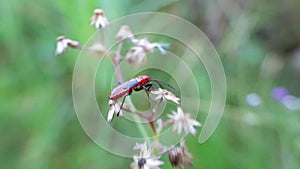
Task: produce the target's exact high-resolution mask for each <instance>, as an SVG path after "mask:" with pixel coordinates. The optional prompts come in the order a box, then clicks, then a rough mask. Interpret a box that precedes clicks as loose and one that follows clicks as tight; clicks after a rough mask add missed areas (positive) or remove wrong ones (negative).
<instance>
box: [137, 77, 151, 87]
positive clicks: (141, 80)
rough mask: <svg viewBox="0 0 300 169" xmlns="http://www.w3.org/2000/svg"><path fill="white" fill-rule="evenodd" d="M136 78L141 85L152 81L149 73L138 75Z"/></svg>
mask: <svg viewBox="0 0 300 169" xmlns="http://www.w3.org/2000/svg"><path fill="white" fill-rule="evenodd" d="M136 80H137V81H138V83H139V85H143V84H146V83H148V82H150V80H151V78H150V76H148V75H143V76H138V77H136Z"/></svg>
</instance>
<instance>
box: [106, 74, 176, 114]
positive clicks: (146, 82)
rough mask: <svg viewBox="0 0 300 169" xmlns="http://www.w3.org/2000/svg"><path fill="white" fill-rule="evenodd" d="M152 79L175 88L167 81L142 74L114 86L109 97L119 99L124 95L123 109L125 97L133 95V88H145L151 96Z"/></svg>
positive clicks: (137, 89)
mask: <svg viewBox="0 0 300 169" xmlns="http://www.w3.org/2000/svg"><path fill="white" fill-rule="evenodd" d="M151 81H154V82H156V83H157V84H158V85H159V86H161V83H164V84H166V85H168V86H169V87H171V88H173V89H174V87H172V86H171V85H169V84H167V83H165V82H162V81H159V80H156V79H151V77H150V76H148V75H142V76H138V77H135V78H133V79H130V80H129V81H127V82H124V83H122V84H120V85H119V86H117V87H116V88H114V89H113V90H112V91H111V93H110V95H109V99H111V100H117V99H119V98H121V97H123V96H124V98H123V101H122V103H121V107H120V110H121V109H122V107H123V104H124V101H125V98H126V97H127V96H129V95H131V93H132V91H133V90H134V91H140V90H143V89H144V90H145V91H146V93H147V96H148V97H149V93H148V92H149V91H150V89H151V87H152V83H151ZM149 98H150V97H149ZM119 112H120V111H119ZM119 112H118V113H117V115H118V116H119Z"/></svg>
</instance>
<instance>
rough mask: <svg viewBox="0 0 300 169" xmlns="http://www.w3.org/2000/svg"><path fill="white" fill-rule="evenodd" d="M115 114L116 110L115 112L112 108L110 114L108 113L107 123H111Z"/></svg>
mask: <svg viewBox="0 0 300 169" xmlns="http://www.w3.org/2000/svg"><path fill="white" fill-rule="evenodd" d="M114 114H115V110H114V108H113V107H111V108H110V110H109V112H108V115H107V121H108V122H111V120H112V119H113V117H114Z"/></svg>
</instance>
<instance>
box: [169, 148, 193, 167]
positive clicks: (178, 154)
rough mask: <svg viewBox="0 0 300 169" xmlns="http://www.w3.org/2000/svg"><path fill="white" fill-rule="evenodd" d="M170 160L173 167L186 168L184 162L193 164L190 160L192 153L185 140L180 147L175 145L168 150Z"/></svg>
mask: <svg viewBox="0 0 300 169" xmlns="http://www.w3.org/2000/svg"><path fill="white" fill-rule="evenodd" d="M168 156H169V161H170V163H171V165H172V166H173V167H178V168H179V169H184V164H186V165H189V166H193V163H192V162H191V161H190V159H191V158H192V155H191V154H190V153H189V152H188V149H187V147H186V146H185V143H184V142H181V143H180V147H174V148H172V149H170V150H169V151H168Z"/></svg>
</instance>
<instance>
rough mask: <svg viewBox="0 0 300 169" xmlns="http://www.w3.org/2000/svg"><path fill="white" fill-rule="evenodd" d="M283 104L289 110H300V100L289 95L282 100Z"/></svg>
mask: <svg viewBox="0 0 300 169" xmlns="http://www.w3.org/2000/svg"><path fill="white" fill-rule="evenodd" d="M281 103H282V104H283V105H284V106H285V107H286V108H287V109H289V110H300V98H297V97H295V96H292V95H287V96H285V97H283V98H282V100H281Z"/></svg>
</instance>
